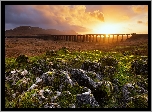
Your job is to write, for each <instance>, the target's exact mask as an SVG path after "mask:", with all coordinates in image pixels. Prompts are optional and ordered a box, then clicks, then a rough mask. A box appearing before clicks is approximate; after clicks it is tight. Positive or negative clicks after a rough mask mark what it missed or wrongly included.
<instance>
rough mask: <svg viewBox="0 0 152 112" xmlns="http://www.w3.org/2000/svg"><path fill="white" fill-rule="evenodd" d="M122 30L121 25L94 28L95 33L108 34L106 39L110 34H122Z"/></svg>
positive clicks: (103, 25)
mask: <svg viewBox="0 0 152 112" xmlns="http://www.w3.org/2000/svg"><path fill="white" fill-rule="evenodd" d="M120 29H121V27H120V25H117V24H110V23H105V24H101V25H98V26H96V27H95V28H94V33H98V34H107V35H106V37H108V34H116V33H120Z"/></svg>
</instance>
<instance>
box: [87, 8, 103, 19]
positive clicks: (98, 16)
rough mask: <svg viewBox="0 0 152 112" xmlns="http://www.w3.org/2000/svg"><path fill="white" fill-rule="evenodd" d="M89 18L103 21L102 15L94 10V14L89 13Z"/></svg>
mask: <svg viewBox="0 0 152 112" xmlns="http://www.w3.org/2000/svg"><path fill="white" fill-rule="evenodd" d="M89 14H90V16H92V17H94V18H97V19H99V20H100V21H104V14H103V13H102V12H100V11H99V10H95V11H94V12H89Z"/></svg>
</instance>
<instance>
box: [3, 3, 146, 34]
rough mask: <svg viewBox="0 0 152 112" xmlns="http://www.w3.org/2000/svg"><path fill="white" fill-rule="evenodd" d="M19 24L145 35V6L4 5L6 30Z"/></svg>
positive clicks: (88, 31) (95, 32) (45, 27)
mask: <svg viewBox="0 0 152 112" xmlns="http://www.w3.org/2000/svg"><path fill="white" fill-rule="evenodd" d="M19 26H33V27H40V28H43V29H57V30H60V31H64V30H74V31H76V32H77V33H79V34H93V33H94V34H128V33H129V34H130V33H137V34H140V33H144V34H147V33H148V5H6V6H5V30H9V29H13V28H15V27H19Z"/></svg>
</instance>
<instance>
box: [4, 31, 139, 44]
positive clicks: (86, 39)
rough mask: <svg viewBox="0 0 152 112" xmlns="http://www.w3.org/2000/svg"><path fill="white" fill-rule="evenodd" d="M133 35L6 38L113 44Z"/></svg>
mask: <svg viewBox="0 0 152 112" xmlns="http://www.w3.org/2000/svg"><path fill="white" fill-rule="evenodd" d="M135 34H136V33H133V34H108V35H107V34H85V35H49V34H48V35H45V34H44V35H43V34H41V35H35V36H5V38H6V37H7V38H41V39H45V40H54V41H57V40H65V41H73V42H102V43H105V42H107V43H113V42H119V41H124V36H127V39H128V36H132V35H135Z"/></svg>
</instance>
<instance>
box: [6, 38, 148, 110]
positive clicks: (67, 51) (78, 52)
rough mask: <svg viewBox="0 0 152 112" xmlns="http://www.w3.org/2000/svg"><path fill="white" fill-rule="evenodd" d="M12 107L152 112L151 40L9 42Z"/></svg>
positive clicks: (9, 105) (8, 105) (8, 98)
mask: <svg viewBox="0 0 152 112" xmlns="http://www.w3.org/2000/svg"><path fill="white" fill-rule="evenodd" d="M5 51H6V59H5V107H6V108H148V41H147V40H142V41H141V40H140V41H132V42H121V43H113V44H106V43H105V44H103V43H87V42H86V43H81V42H79V43H78V42H65V41H51V40H50V41H45V40H40V39H18V38H16V39H8V38H7V39H6V41H5Z"/></svg>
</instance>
